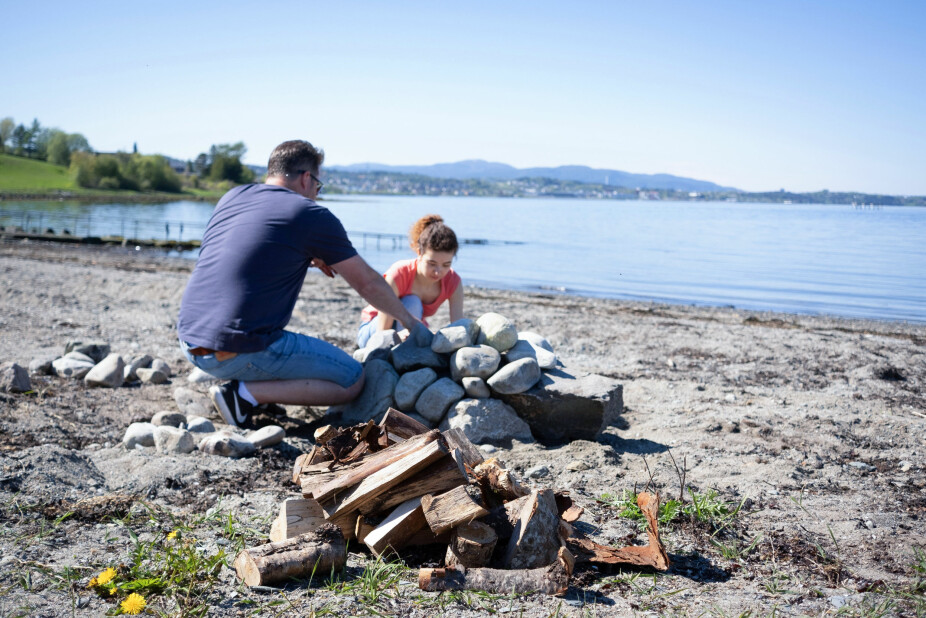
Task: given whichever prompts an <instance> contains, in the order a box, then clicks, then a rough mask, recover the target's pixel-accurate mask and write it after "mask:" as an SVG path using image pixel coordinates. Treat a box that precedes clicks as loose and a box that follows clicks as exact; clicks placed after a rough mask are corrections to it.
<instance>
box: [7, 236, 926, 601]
mask: <svg viewBox="0 0 926 618" xmlns="http://www.w3.org/2000/svg"><path fill="white" fill-rule="evenodd" d="M192 266H193V263H192V261H189V260H183V259H180V258H167V257H164V256H163V255H161V254H159V253H157V252H154V251H150V252H149V251H132V250H129V249H111V248H109V249H104V248H78V247H62V246H55V245H47V244H39V243H23V242H0V274H2V275H0V276H2V286H0V362H8V361H13V362H16V363H18V364H20V365H22V366H24V367H28V365H29V362H30V361H31V360H32V359H33V358H37V357H44V356H49V355H56V354H61V353H62V352H63V350H64V346H65V344H66V343H67V342H68V341H71V340H80V339H83V340H88V339H98V340H104V341H107V342H108V343H109V344H110V345H111V347H112V350H113V351H114V352H118V353H120V354H123V355H124V356H132V355H135V354H141V353H147V354H150V355H152V356H159V357H161V358H163V359H165V360H166V361H167V362H168V363H169V364H170V365H171V367H172V368H173V370H174V372H175V375H174V376H173V378H172V381H171V384H167V385H145V386H137V385H136V386H126V387H122V388H119V389H115V390H109V389H89V388H86V387H85V386H84V385H83V384H82V383H81V382H79V381H68V380H65V379H62V378H57V377H47V376H41V377H33V389H34V392H33V393H31V394H4V393H0V615H10V616H13V615H36V616H69V615H88V616H90V615H102V614H103V613H105V611H106V610H107V609H109V608H110V607H111V606H110V605H108V604H107V603H106V602H105V601H103V600H101V599H99V598H97V597H96V596H95V595H93V594H92V593H90V592H89V591H88V590H87V589H86V580H88V579H89V578H90V577H91V576H92V575H93V574H95V573H98V572H99V571H101V570H102V569H104V568H106V567H107V566H110V565H111V564H112V563H113V562H114V561H125V560H127V558H126V556H127V555H128V554H129V553H130V551H131V550H132V547H133V545H132V541H131V535H130V534H129V532H128V531H129V529H132V530H133V531H134V532H135V533H136V534H149V535H150V534H155V533H158V532H160V531H163V526H166V525H167V524H165V523H163V522H164V521H166V519H161V520H159V521H161V522H162V523H161V524H159V525H160V526H162V527H161V528H158V526H157V525H154V524H152V523H151V521H153V520H154V519H155V517H154V516H153V515H150V516H149V511H148V510H147V509H148V508H149V507H146V506H144V505H143V504H142V503H141V501H143V502H145V503H147V504H150V505H154V506H152V507H150V508H155V509H156V510H157V509H160V510H159V511H158V512H161V510H162V511H164V512H168V513H170V514H171V515H172V516H173V517H175V518H181V519H185V520H188V521H190V520H194V519H195V518H197V517H200V518H203V517H204V516H205V515H206V514H207V513H211V514H213V515H215V514H216V513H218V514H219V516H218V517H214V518H213V519H221V518H222V517H226V519H227V515H228V514H232V515H233V517H234V519H235V520H236V522H238V523H239V524H240V526H241V527H242V529H243V530H246V531H248V532H247V534H246V540H247V542H248V544H253V543H256V542H257V540H258V539H259V537H260V534H266V533H267V531H268V530H269V522H270V519H271V518H272V517H274V516H275V515H276V508H277V506H276V505H277V504H278V503H279V501H280V500H282V499H283V498H285V497H290V496H295V495H296V494H297V488H296V486H294V485H293V484H292V483H291V482H290V474H289V471H290V469H291V466H292V462H293V460H294V459H295V457H296V455H298V454H299V453H300V452H303V451H305V450H307V449H308V448H310V447H311V440H310V438H311V431H309V430H308V428H310V427H311V422H312V420H313V419H315V418H316V417H317V416H319V415H320V414H321V412H323V410H307V409H296V408H292V407H290V408H287V418H285V419H284V421H283V426H284V428H286V429H287V433H288V437H287V440H286V442H285V444H284V445H282V446H280V447H276V448H274V449H269V450H267V451H262V452H261V453H260V455H259V456H256V457H251V458H244V459H240V460H228V459H224V458H217V457H209V456H206V455H201V454H199V453H193V454H191V455H188V456H183V457H179V456H178V457H173V456H159V455H157V454H155V453H154V452H153V450H151V451H150V452H140V451H132V452H127V451H126V450H125V449H123V448H122V446H121V444H120V441H121V438H122V435H123V433H124V432H125V429H126V427H127V426H128V425H129V424H130V423H131V422H133V421H139V420H148V419H149V418H150V417H151V416H152V415H153V414H154V413H155V412H157V411H160V410H170V409H175V408H176V405H175V403H174V399H173V391H174V389H175V388H176V387H178V386H185V387H191V388H198V389H200V390H202V391H203V392H205V387H204V386H202V385H193V386H191V385H190V384H188V383H187V381H186V379H185V378H186V375H187V374H188V373H189V371H190V369H191V367H190V366H189V365H188V364H187V363H186V362H185V361H184V360H183V358H182V357H181V355H180V351H179V349H178V348H177V345H176V335H175V330H174V325H175V321H176V316H177V311H178V309H179V304H180V298H181V295H182V292H183V289H184V286H185V284H186V280H187V278H188V277H189V273H190V271H191V269H192ZM462 274H463V276H464V282H465V273H462ZM363 305H364V302H363V301H362V299H360V298H359V297H358V296H357V295H356V294H355V293H354V292H353V290H351V289H350V288H349V287H348V286H347V285H346V284H344V282H343V281H341V280H334V281H332V280H329V279H327V278H325V277H323V276H321V275H320V274H317V273H312V274H310V275H309V276H308V277H307V279H306V283H305V286H304V288H303V290H302V294H301V296H300V300H299V302H298V303H297V305H296V308H295V311H294V314H293V319H292V322H291V323H290V328H292V329H294V330H298V331H301V332H304V333H307V334H312V335H316V336H319V337H322V338H324V339H326V340H328V341H331V342H333V343H335V344H336V345H339V346H341V347H343V348H344V349H346V350H348V351H352V350H353V349H354V348H355V346H354V343H353V341H354V337H355V332H356V327H357V324H358V320H359V315H360V310H361V308H362V306H363ZM444 311H446V310H444ZM488 311H494V312H498V313H501V314H503V315H505V316H507V317H508V318H509V319H511V320H512V321H513V322H514V323H515V324H516V325H517V327H518V328H519V330H530V331H535V332H538V333H540V334H542V335H544V336H545V337H546V338H547V339H548V340H549V341H550V343H551V344H552V345H553V347H554V349H555V350H556V352H557V354H558V355H559V357H560V359H561V360H562V361H563V362H564V363H565V364H566V365H567V366H568V367H570V368H574V369H584V370H587V371H592V372H595V373H599V374H603V375H605V376H609V377H612V378H615V379H617V380H618V381H620V382H621V384H623V389H624V390H623V401H624V411H623V414H622V415H621V417H620V419H619V422H618V423H617V424H616V425H615V426H613V427H610V428H608V430H607V431H606V432H605V434H604V435H603V437H602V439H601V440H600V441H597V442H589V441H577V442H573V443H570V444H566V445H563V446H559V447H543V446H541V445H539V444H522V443H518V442H514V443H513V444H512V445H511V448H499V450H498V452H497V453H495V455H496V456H498V457H499V458H500V459H501V460H502V461H504V462H505V464H506V465H507V466H508V467H509V468H512V469H514V470H515V471H517V472H519V473H520V474H522V475H523V476H527V473H528V472H529V471H531V470H533V469H535V468H536V467H538V466H541V465H543V466H546V467H547V469H548V472H549V473H548V474H547V475H545V476H540V477H538V478H536V479H529V481H528V482H530V483H531V484H536V485H538V486H544V487H553V488H557V489H568V490H569V491H570V492H571V495H572V497H573V499H574V500H575V501H576V502H577V503H578V504H579V505H580V506H583V507H584V508H585V513H584V515H583V517H582V520H581V522H582V525H583V527H584V528H583V529H584V530H586V531H587V532H588V533H589V534H590V535H591V536H592V538H594V539H595V540H596V541H598V542H599V543H603V544H608V545H611V544H613V545H624V544H628V543H643V542H645V536H644V535H641V534H640V530H639V529H638V527H637V526H636V524H635V523H634V522H632V521H630V520H628V519H626V518H621V517H619V516H618V514H619V512H620V509H619V508H616V507H615V506H613V505H612V504H610V503H609V502H610V499H609V498H607V497H606V496H608V495H610V496H619V495H621V494H622V492H624V491H625V490H633V489H635V488H636V489H637V490H641V489H642V488H643V487H644V486H646V485H647V484H648V483H651V484H654V485H655V486H656V488H657V489H658V490H659V492H660V494H661V496H662V498H663V499H669V498H679V494H680V493H681V492H680V489H681V488H680V481H681V478H680V476H681V475H680V474H679V472H678V468H684V469H685V472H684V478H685V485H686V488H685V492H684V498H685V499H686V500H690V499H691V493H692V492H693V493H694V494H695V495H698V496H705V495H712V494H714V493H715V495H716V497H715V500H716V502H718V503H722V504H726V505H729V509H728V510H730V511H732V510H734V509H735V508H736V507H739V511H738V512H737V513H736V514H735V515H732V516H730V517H729V518H728V519H721V520H715V521H714V522H713V523H710V522H705V521H701V520H694V519H685V518H680V519H677V520H676V521H673V522H671V523H670V524H669V525H667V526H666V527H665V528H664V530H663V537H664V542H665V544H666V547H667V550H668V552H669V555H670V557H671V558H672V561H673V567H672V569H671V570H670V571H669V572H668V573H667V574H660V575H657V576H654V575H653V574H652V573H647V572H645V571H644V572H640V571H634V570H631V569H625V570H623V571H622V570H619V569H615V570H613V571H608V572H605V571H604V570H602V571H599V572H585V573H583V574H581V577H577V578H576V579H575V581H574V586H573V588H572V589H571V590H570V593H569V594H568V595H567V597H566V598H565V599H561V598H556V597H543V596H538V595H535V596H528V597H521V598H517V599H511V598H507V597H505V598H480V597H477V596H465V595H464V596H462V597H460V598H457V599H448V598H447V597H446V596H445V597H444V598H443V599H438V598H437V595H435V594H433V593H422V592H420V591H418V590H417V586H415V585H413V584H414V571H411V572H410V573H412V575H409V576H407V577H404V578H403V579H402V581H401V582H400V583H398V584H397V585H396V586H395V587H394V588H395V589H394V591H393V592H392V593H390V594H389V595H386V597H385V600H384V601H383V604H382V606H381V607H380V608H379V609H378V611H380V612H381V613H383V614H385V615H402V616H431V615H436V614H454V615H459V616H477V615H488V613H490V611H491V612H501V611H516V612H521V613H518V614H517V615H524V616H537V617H540V616H550V615H556V612H559V615H577V616H578V615H591V616H599V615H600V616H610V615H630V614H632V613H640V614H649V615H666V614H672V615H691V616H698V615H731V616H735V615H741V614H743V613H745V612H753V613H754V614H756V615H769V614H772V613H773V612H777V613H778V614H780V615H824V614H835V613H836V612H838V611H843V612H850V613H852V612H855V613H857V614H859V615H869V614H865V613H864V612H866V611H871V610H872V609H873V608H879V607H881V608H883V609H884V613H882V614H879V615H892V614H893V615H913V614H917V613H922V612H924V611H926V601H924V599H923V589H922V587H921V588H920V589H919V590H918V591H917V590H916V589H915V588H916V582H917V581H918V580H917V577H923V576H924V574H923V573H919V574H917V572H916V571H915V567H916V566H917V565H918V566H920V567H922V568H926V558H924V557H923V555H922V554H917V553H916V551H922V550H923V549H924V548H926V525H924V518H926V475H924V464H926V431H924V429H926V390H924V387H926V325H924V324H909V323H895V322H878V321H866V320H849V319H840V318H832V317H819V316H803V315H787V314H772V313H761V312H749V311H742V310H737V309H732V308H711V307H695V306H676V305H661V304H653V303H641V302H624V301H616V300H604V299H589V298H578V297H570V296H562V295H554V294H527V293H521V292H511V291H504V290H490V289H485V288H473V287H467V288H466V306H465V313H466V315H467V316H468V317H474V318H475V317H478V316H479V315H480V314H482V313H485V312H488ZM447 321H448V316H447V314H446V313H445V312H444V313H439V314H438V316H437V317H436V319H434V320H432V321H431V324H432V328H434V327H439V326H442V325H444V324H446V323H447ZM673 460H674V463H673ZM113 495H120V496H131V497H132V499H130V500H129V503H128V506H125V505H123V508H121V510H120V509H116V508H115V507H113V509H112V510H111V511H106V510H105V509H103V510H102V511H100V512H96V513H90V514H81V513H78V514H77V515H71V516H68V517H65V518H63V519H62V518H61V516H62V515H63V514H64V513H66V512H69V511H70V512H71V513H75V512H76V511H75V508H74V504H76V503H77V501H80V500H82V499H87V498H97V499H100V497H102V496H113ZM603 496H605V497H604V499H602V498H603ZM113 504H115V502H113ZM162 517H165V516H162ZM718 521H723V527H722V529H720V530H718V526H717V525H716V524H717V522H718ZM243 534H244V533H243ZM247 535H249V536H247ZM196 536H197V538H198V539H200V541H201V542H202V544H203V546H204V547H206V548H209V549H215V548H218V547H222V546H224V545H223V543H221V542H220V541H222V539H223V537H222V525H220V524H219V525H217V524H215V522H214V521H212V520H209V521H207V522H202V523H201V524H200V529H198V530H197V534H196ZM366 559H367V558H366V556H365V555H363V554H361V553H357V554H355V553H351V556H350V562H349V565H350V566H349V571H350V572H351V573H354V574H356V573H359V572H360V571H361V570H362V567H363V564H364V561H365V560H366ZM415 566H417V565H415ZM65 567H72V568H73V569H74V571H73V572H74V573H75V574H76V575H75V578H76V579H75V581H74V582H73V585H72V584H71V582H70V581H69V582H68V583H64V584H63V583H62V582H61V577H60V574H61V572H62V570H63V569H64V568H65ZM23 573H29V574H30V576H29V578H28V581H27V580H25V579H24V578H23V576H22V574H23ZM220 579H221V582H222V583H221V585H218V586H216V587H215V588H214V589H213V590H212V592H211V594H210V596H209V605H210V607H211V609H210V610H209V613H208V615H214V616H225V615H230V616H237V615H251V614H254V613H258V612H260V611H271V607H272V606H271V605H270V603H271V602H272V601H274V600H276V599H277V598H278V597H279V595H278V594H270V593H265V592H264V593H262V592H255V591H248V590H247V589H246V588H243V587H242V586H240V585H239V584H238V582H237V580H236V578H235V576H234V572H233V571H231V570H229V569H227V568H223V570H222V573H221V574H220ZM286 599H287V601H288V602H290V603H291V604H292V615H309V614H310V612H311V611H313V610H315V611H318V612H320V610H321V609H323V608H327V609H329V610H331V611H332V612H334V613H337V614H342V613H343V614H358V615H363V614H366V613H367V612H368V609H369V606H368V605H364V603H362V602H360V601H358V600H357V598H356V596H351V595H345V594H337V593H336V592H333V591H332V590H330V589H327V588H325V587H318V586H314V587H307V586H305V585H292V586H290V587H289V588H288V590H287V592H286ZM246 600H249V601H251V603H245V601H246ZM509 608H514V609H509ZM160 609H163V610H164V611H166V612H168V613H170V612H171V611H174V610H172V609H171V608H170V607H168V606H164V607H161V608H160ZM273 611H280V610H273ZM851 615H855V614H854V613H853V614H851ZM871 615H875V614H874V613H872V614H871Z"/></svg>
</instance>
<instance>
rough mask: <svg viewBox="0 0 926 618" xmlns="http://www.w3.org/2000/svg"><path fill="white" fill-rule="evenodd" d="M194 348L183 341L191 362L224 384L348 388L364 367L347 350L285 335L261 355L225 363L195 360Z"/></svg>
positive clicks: (211, 358) (209, 356) (204, 358)
mask: <svg viewBox="0 0 926 618" xmlns="http://www.w3.org/2000/svg"><path fill="white" fill-rule="evenodd" d="M193 347H196V346H191V345H190V344H188V343H187V342H185V341H180V349H181V350H182V351H183V355H184V356H186V358H187V360H188V361H190V362H191V363H193V364H194V365H196V366H197V367H199V368H200V369H202V370H203V371H205V372H206V373H208V374H209V375H211V376H215V377H216V378H219V379H220V380H241V381H244V382H248V381H254V382H258V381H264V380H301V379H305V378H312V379H316V380H327V381H329V382H334V383H335V384H337V385H339V386H342V387H344V388H347V387H348V386H351V385H352V384H354V383H355V382H356V381H357V380H359V379H360V375H361V374H362V373H363V366H362V365H361V364H360V363H358V362H357V361H355V360H354V359H353V358H352V357H351V356H350V354H348V353H347V352H345V351H344V350H342V349H340V348H338V347H336V346H334V345H332V344H330V343H328V342H327V341H322V340H321V339H316V338H314V337H308V336H306V335H300V334H297V333H293V332H290V331H283V336H282V337H280V338H279V339H277V340H276V341H274V342H273V343H272V344H270V347H269V348H267V349H266V350H261V351H260V352H248V353H243V354H238V355H237V356H235V357H233V358H229V359H227V360H224V361H219V360H216V358H215V354H206V355H204V356H193V355H192V354H190V352H189V350H190V348H193Z"/></svg>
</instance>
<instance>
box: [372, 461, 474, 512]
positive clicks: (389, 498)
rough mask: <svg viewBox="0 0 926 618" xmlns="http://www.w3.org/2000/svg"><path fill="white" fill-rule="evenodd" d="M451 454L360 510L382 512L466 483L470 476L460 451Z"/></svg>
mask: <svg viewBox="0 0 926 618" xmlns="http://www.w3.org/2000/svg"><path fill="white" fill-rule="evenodd" d="M451 455H452V457H444V458H443V459H441V460H440V461H438V462H436V463H434V464H432V465H431V466H429V467H427V468H425V469H424V470H422V471H421V472H419V473H417V474H416V475H415V476H413V477H411V478H409V479H408V480H406V481H405V482H404V483H400V484H398V485H396V486H395V487H393V488H392V489H390V490H388V491H386V492H383V493H382V494H380V495H378V496H377V497H376V498H374V499H373V500H370V501H369V502H367V503H366V504H364V505H363V506H362V507H360V512H361V513H364V514H371V513H381V512H383V511H386V510H388V509H391V508H392V507H394V506H396V505H398V504H402V503H403V502H405V501H406V500H409V499H411V498H418V497H421V496H423V495H424V494H437V493H441V492H444V491H447V490H448V489H453V488H454V487H459V486H460V485H465V484H466V483H467V482H468V481H469V478H468V477H467V476H466V471H465V470H464V469H463V462H462V460H460V455H459V451H454V452H453V453H451Z"/></svg>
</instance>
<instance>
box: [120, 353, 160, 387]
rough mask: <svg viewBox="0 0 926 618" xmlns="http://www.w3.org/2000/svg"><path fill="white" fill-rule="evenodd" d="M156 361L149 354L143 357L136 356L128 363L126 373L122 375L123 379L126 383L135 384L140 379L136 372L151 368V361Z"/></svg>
mask: <svg viewBox="0 0 926 618" xmlns="http://www.w3.org/2000/svg"><path fill="white" fill-rule="evenodd" d="M153 360H154V359H153V358H151V357H150V356H149V355H147V354H142V355H141V356H136V357H135V358H133V359H132V360H131V361H129V362H128V363H126V365H125V371H124V372H123V374H122V377H123V379H124V380H125V381H126V382H134V381H135V380H137V379H138V376H137V375H136V374H135V372H136V371H137V370H139V369H147V368H148V367H150V366H151V361H153Z"/></svg>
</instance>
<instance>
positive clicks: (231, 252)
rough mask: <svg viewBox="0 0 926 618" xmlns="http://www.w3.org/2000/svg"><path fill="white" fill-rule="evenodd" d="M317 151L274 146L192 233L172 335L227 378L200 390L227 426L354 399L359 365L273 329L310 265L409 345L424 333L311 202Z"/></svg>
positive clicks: (320, 344)
mask: <svg viewBox="0 0 926 618" xmlns="http://www.w3.org/2000/svg"><path fill="white" fill-rule="evenodd" d="M324 156H325V155H324V153H323V152H322V151H321V150H319V149H316V148H315V147H314V146H312V144H310V143H308V142H305V141H298V140H297V141H289V142H284V143H282V144H280V145H279V146H277V147H276V148H275V149H274V151H273V153H272V154H271V155H270V162H269V164H268V169H267V180H266V182H265V184H251V185H243V186H240V187H236V188H234V189H232V190H231V191H229V192H228V193H226V194H225V195H224V196H223V197H222V199H221V200H220V201H219V203H218V204H217V205H216V207H215V211H214V212H213V213H212V217H211V218H210V220H209V225H208V226H207V227H206V232H205V234H204V235H203V242H202V247H201V248H200V254H199V259H198V260H197V262H196V267H195V268H194V270H193V274H192V275H191V276H190V281H189V283H188V284H187V288H186V291H185V292H184V294H183V301H182V302H181V306H180V316H179V318H178V320H177V331H178V335H179V338H180V346H181V348H182V349H183V352H184V354H185V355H186V357H187V358H188V359H189V360H190V361H191V362H192V363H193V364H194V365H196V366H197V367H199V368H200V369H202V370H203V371H205V372H207V373H209V374H211V375H213V376H215V377H217V378H221V379H227V380H230V382H228V383H226V384H223V385H222V386H213V387H212V388H211V389H210V394H211V396H212V400H213V402H214V403H215V406H216V408H217V409H218V410H219V412H221V414H222V416H223V418H224V419H225V421H226V422H227V423H228V424H230V425H237V426H242V425H247V424H248V422H249V419H250V415H251V414H252V413H253V410H254V407H255V406H257V405H259V404H264V403H282V404H294V405H333V404H339V403H346V402H348V401H350V400H352V399H354V398H355V397H356V396H357V395H359V394H360V391H361V389H362V388H363V367H362V366H361V365H360V363H358V362H357V361H355V360H354V359H353V358H351V356H350V355H349V354H347V353H346V352H344V351H343V350H341V349H339V348H337V347H335V346H333V345H331V344H330V343H327V342H325V341H322V340H320V339H315V338H313V337H307V336H305V335H300V334H298V333H293V332H290V331H287V330H285V327H286V325H287V323H288V322H289V319H290V317H291V316H292V313H293V307H294V306H295V304H296V299H297V297H298V296H299V291H300V289H301V288H302V283H303V280H304V279H305V274H306V271H307V270H308V268H309V267H310V266H314V267H317V268H319V269H321V270H322V271H323V272H324V273H325V274H327V275H328V276H329V277H333V276H334V275H335V273H337V274H339V275H341V277H343V278H344V280H345V281H347V283H348V284H349V285H350V286H351V287H352V288H354V289H355V290H356V291H357V292H358V293H359V294H360V296H362V297H363V298H364V299H365V300H367V301H368V302H369V303H370V304H372V305H373V306H374V307H376V308H377V309H379V310H380V311H382V312H384V313H388V314H390V315H393V316H396V317H397V318H398V320H399V321H400V322H401V323H402V324H403V325H404V326H405V327H406V328H408V329H409V331H411V332H412V336H413V337H414V338H415V340H416V341H418V342H419V343H420V344H422V345H424V344H425V343H427V339H428V338H429V337H428V335H430V332H429V331H427V328H426V327H425V326H424V325H423V324H421V323H420V322H419V321H418V320H416V319H415V318H414V317H413V316H412V315H411V314H409V313H408V311H407V310H406V309H405V307H404V306H403V305H402V303H401V302H400V301H399V299H398V298H397V297H396V295H395V293H394V292H393V291H392V289H391V288H390V287H389V285H388V284H387V283H386V281H385V280H384V279H383V277H382V275H380V274H379V273H378V272H377V271H375V270H373V268H371V267H370V266H369V265H368V264H367V263H366V261H364V260H363V258H361V257H360V256H359V255H357V251H356V250H355V249H354V247H353V246H352V245H351V243H350V241H349V240H348V238H347V234H346V233H345V231H344V227H343V226H342V225H341V222H340V221H338V219H337V218H336V217H335V216H334V215H333V214H332V213H331V212H330V211H329V210H328V209H327V208H323V207H322V206H319V205H318V204H316V203H315V201H314V200H315V198H316V196H317V195H318V192H319V190H321V187H322V182H321V181H320V180H319V179H318V175H319V171H320V168H321V164H322V162H323V161H324Z"/></svg>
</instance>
